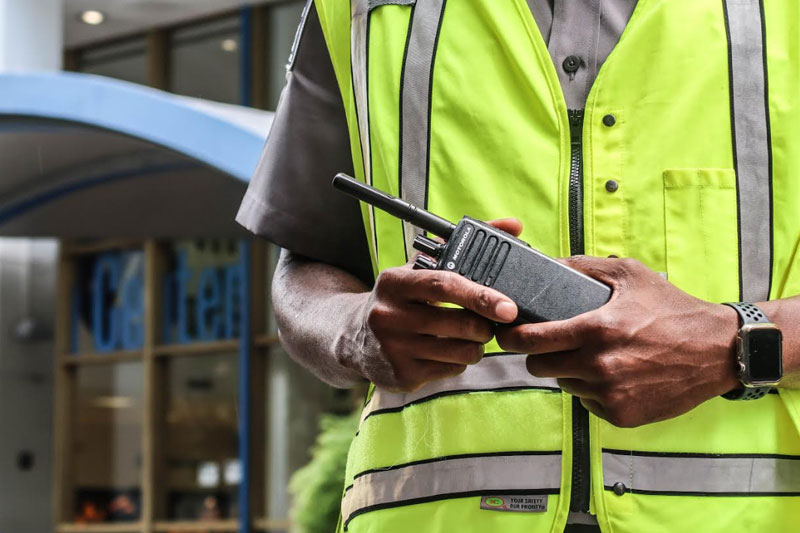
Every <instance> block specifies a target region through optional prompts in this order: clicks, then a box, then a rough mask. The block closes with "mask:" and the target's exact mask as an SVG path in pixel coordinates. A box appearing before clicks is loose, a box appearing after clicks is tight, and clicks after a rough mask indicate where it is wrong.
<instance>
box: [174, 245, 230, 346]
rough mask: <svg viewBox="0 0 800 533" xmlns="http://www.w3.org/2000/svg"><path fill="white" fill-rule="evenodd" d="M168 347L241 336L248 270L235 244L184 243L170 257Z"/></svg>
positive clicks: (176, 247) (175, 246)
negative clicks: (242, 298) (243, 298)
mask: <svg viewBox="0 0 800 533" xmlns="http://www.w3.org/2000/svg"><path fill="white" fill-rule="evenodd" d="M167 259H168V265H169V266H168V272H167V277H166V279H165V280H164V285H163V287H164V303H165V307H164V320H165V322H164V327H163V329H164V342H165V343H169V344H189V343H192V342H198V341H218V340H224V339H236V338H238V337H239V335H240V333H241V331H240V325H241V317H240V313H239V310H240V306H241V299H240V296H241V291H242V281H243V275H244V265H242V264H241V260H240V259H241V256H240V253H239V245H238V242H237V241H236V240H234V239H198V240H194V241H188V240H187V241H178V242H176V243H175V244H173V245H172V246H171V247H170V250H169V251H168V253H167Z"/></svg>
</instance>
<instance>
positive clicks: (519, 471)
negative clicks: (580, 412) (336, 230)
mask: <svg viewBox="0 0 800 533" xmlns="http://www.w3.org/2000/svg"><path fill="white" fill-rule="evenodd" d="M315 4H316V8H317V11H318V13H319V16H320V20H321V23H322V28H323V32H324V34H325V38H326V42H327V44H328V48H329V51H330V54H331V57H332V60H333V64H334V69H335V71H336V75H337V79H338V83H339V85H340V89H341V93H342V96H343V101H344V104H345V108H346V112H347V118H348V125H349V131H350V139H351V145H352V150H353V160H354V162H355V167H356V172H357V175H358V176H359V178H360V179H362V180H365V181H367V182H370V183H372V184H373V185H375V186H377V187H379V188H381V189H384V190H386V191H388V192H390V193H392V194H395V195H402V196H403V197H405V198H406V199H408V200H410V201H412V202H415V203H417V204H420V205H424V206H425V207H427V208H428V209H430V210H431V211H433V212H435V213H437V214H439V215H441V216H444V217H446V218H449V219H452V220H456V219H458V218H460V217H461V216H462V215H464V214H469V215H470V216H473V217H475V218H479V219H492V218H498V217H506V216H515V217H518V218H519V219H520V220H522V222H523V223H524V226H525V230H524V233H523V234H522V238H523V239H524V240H526V241H528V242H530V243H532V244H533V245H534V246H535V247H537V248H539V249H540V250H542V251H543V252H545V253H548V254H551V255H554V256H565V255H569V254H570V252H571V249H570V235H571V233H572V234H573V236H574V233H575V227H576V225H578V227H579V226H582V228H581V235H580V236H581V237H583V240H584V243H585V252H586V253H587V254H589V255H596V256H607V255H611V254H613V255H618V256H621V257H634V258H637V259H639V260H641V261H643V262H644V263H645V264H647V265H648V266H649V267H650V268H652V269H653V270H656V271H659V272H665V273H666V274H667V276H668V279H669V280H670V281H671V282H672V283H674V284H675V285H677V286H678V287H680V288H682V289H683V290H685V291H687V292H689V293H691V294H693V295H695V296H698V297H700V298H703V299H706V300H709V301H714V302H723V301H738V300H747V301H758V300H762V299H766V298H768V297H769V298H773V299H774V298H783V297H788V296H791V295H795V294H798V293H800V264H798V262H800V257H798V254H799V253H800V252H798V250H800V216H798V213H800V126H798V124H800V89H799V88H800V32H799V31H798V27H800V2H797V0H769V1H763V2H759V0H639V1H638V5H637V7H636V10H635V12H634V14H633V16H632V18H631V20H630V23H629V24H628V27H627V28H626V30H625V32H624V34H623V35H622V38H621V39H620V41H619V44H618V45H617V47H616V48H615V49H614V51H613V52H612V54H611V56H610V57H609V58H608V60H607V61H606V63H605V64H604V65H603V67H602V69H601V70H600V73H599V75H598V77H597V79H596V81H595V83H594V86H593V88H592V91H591V93H590V95H589V98H588V101H587V103H586V109H585V115H584V119H583V126H582V129H580V131H579V132H578V133H579V134H581V136H582V140H581V145H582V152H583V154H582V157H583V165H584V166H583V182H582V184H583V187H582V192H581V199H582V201H583V205H582V212H583V216H582V218H581V219H578V220H575V219H573V220H570V212H571V209H570V200H574V196H573V193H574V191H573V190H571V188H570V183H569V182H570V175H571V168H570V167H571V163H573V161H572V159H573V158H572V156H573V151H572V150H571V146H570V141H571V139H574V138H575V132H571V131H570V117H569V115H568V110H567V108H566V104H565V101H564V98H563V95H562V92H561V88H560V85H559V81H558V78H557V75H556V71H555V68H554V66H553V63H552V60H551V58H550V56H549V54H548V51H547V47H546V45H545V43H544V41H543V39H542V37H541V35H540V33H539V31H538V29H537V26H536V24H535V22H534V20H533V18H532V16H531V13H530V10H529V8H528V6H527V5H526V2H525V0H506V1H499V0H449V1H448V0H315ZM606 117H608V118H606ZM612 117H613V119H612ZM609 180H614V181H616V183H617V185H618V187H617V188H616V189H615V188H614V187H606V184H607V182H608V181H609ZM363 214H364V220H365V228H366V232H367V235H368V238H369V241H370V245H371V247H372V258H373V261H374V265H375V268H376V271H380V270H382V269H385V268H388V267H392V266H396V265H400V264H402V263H404V262H405V261H406V257H407V254H408V253H409V250H408V242H409V241H410V239H411V238H413V234H414V230H413V228H410V227H408V226H404V225H403V224H402V223H400V222H398V221H397V220H396V219H394V218H392V217H391V216H389V215H386V214H384V213H382V212H379V211H375V210H373V209H370V208H366V207H364V208H363ZM492 351H494V352H497V351H498V349H497V346H496V345H492V346H490V347H489V349H488V350H487V352H492ZM573 406H574V403H573V398H571V397H570V396H569V395H567V394H564V393H562V392H561V391H560V390H559V389H558V388H557V385H556V384H555V383H554V382H552V381H550V380H541V379H537V378H534V377H533V376H530V375H529V374H528V373H527V372H526V371H525V366H524V356H522V355H513V354H497V355H493V356H489V357H486V358H485V359H484V360H483V361H482V362H481V363H479V364H478V365H476V366H474V367H471V368H469V369H468V370H467V372H465V373H464V374H462V375H461V376H459V377H457V378H453V379H449V380H444V381H440V382H436V383H430V384H428V385H426V386H425V387H424V388H423V389H421V390H420V391H417V392H415V393H413V394H391V393H388V392H385V391H381V390H375V391H374V392H373V394H372V395H371V397H370V398H369V401H368V402H367V404H366V406H365V409H364V413H363V415H362V421H361V424H360V427H359V431H358V434H357V435H356V437H355V439H354V441H353V444H352V447H351V451H350V455H349V459H348V465H347V474H346V489H345V492H344V497H343V501H342V529H346V530H348V531H353V532H359V533H360V532H366V531H370V532H398V533H399V532H404V533H405V532H416V531H503V532H507V533H515V532H523V531H524V532H537V531H553V532H557V531H563V528H564V524H565V523H566V520H567V515H568V512H569V508H570V500H571V499H573V498H582V497H583V496H582V495H585V494H587V493H588V494H590V509H591V511H592V512H593V513H595V514H596V515H597V517H598V520H599V523H600V525H601V527H602V529H603V530H604V531H611V532H620V533H623V532H635V533H641V532H655V531H670V532H674V531H681V532H689V531H698V532H701V531H702V532H704V533H707V532H717V531H719V532H734V531H735V532H738V531H771V532H772V531H797V530H800V436H798V428H800V395H799V394H798V393H797V392H794V391H783V390H782V391H781V392H780V394H770V395H768V396H767V397H765V398H764V399H761V400H758V401H754V402H730V401H726V400H724V399H721V398H720V399H713V400H710V401H708V402H706V403H704V404H703V405H701V406H699V407H697V408H696V409H694V410H692V411H691V412H689V413H687V414H685V415H683V416H680V417H677V418H675V419H672V420H668V421H664V422H659V423H656V424H651V425H648V426H644V427H641V428H636V429H619V428H615V427H613V426H612V425H610V424H608V423H607V422H605V421H603V420H601V419H598V418H596V417H594V416H592V417H590V419H589V426H588V427H589V440H588V441H589V446H588V456H587V457H588V459H589V463H590V474H591V476H590V480H591V482H590V487H586V486H585V485H586V483H587V478H589V476H587V475H586V472H584V471H583V470H584V467H583V466H582V458H583V454H585V453H587V452H586V451H582V450H581V449H580V445H582V444H583V440H581V442H578V440H577V439H576V435H575V434H574V432H573V429H572V428H573V422H574V421H573ZM577 420H578V419H577V418H576V421H577ZM497 509H503V510H504V511H503V512H500V511H498V510H497Z"/></svg>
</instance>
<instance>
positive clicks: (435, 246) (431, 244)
mask: <svg viewBox="0 0 800 533" xmlns="http://www.w3.org/2000/svg"><path fill="white" fill-rule="evenodd" d="M442 248H444V245H443V244H441V243H438V242H436V241H434V240H433V239H429V238H428V237H425V236H424V235H417V237H415V238H414V249H415V250H418V251H420V252H422V253H423V254H428V255H430V256H432V257H439V256H440V255H441V254H442Z"/></svg>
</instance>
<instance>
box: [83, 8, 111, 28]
mask: <svg viewBox="0 0 800 533" xmlns="http://www.w3.org/2000/svg"><path fill="white" fill-rule="evenodd" d="M80 18H81V20H82V21H83V22H85V23H86V24H91V25H92V26H97V25H98V24H102V23H103V21H104V20H105V19H106V16H105V15H103V13H102V12H101V11H97V10H96V9H87V10H86V11H84V12H83V13H81V17H80Z"/></svg>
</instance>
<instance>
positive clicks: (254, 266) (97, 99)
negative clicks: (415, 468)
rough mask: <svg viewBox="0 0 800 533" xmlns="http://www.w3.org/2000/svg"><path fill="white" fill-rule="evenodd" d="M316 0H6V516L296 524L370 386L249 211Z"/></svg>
mask: <svg viewBox="0 0 800 533" xmlns="http://www.w3.org/2000/svg"><path fill="white" fill-rule="evenodd" d="M304 4H305V2H304V1H302V0H293V1H282V2H261V3H245V2H240V1H236V0H217V1H212V0H161V1H158V2H155V1H151V0H95V1H91V0H26V1H25V2H20V1H19V0H0V101H1V102H0V171H2V173H0V235H3V236H6V238H3V239H0V427H2V428H3V431H2V433H1V434H0V435H2V436H0V532H6V531H9V532H14V533H28V532H30V533H34V532H35V533H39V532H42V531H59V532H74V533H80V532H84V531H85V532H97V533H101V532H109V533H110V532H126V531H130V532H172V531H175V532H177V531H182V532H187V531H196V532H206V531H209V532H210V531H215V532H216V531H220V532H222V531H231V532H233V531H285V530H287V529H288V521H287V519H288V509H289V505H290V502H289V497H288V494H287V492H286V484H287V481H288V479H289V476H290V475H291V473H292V472H293V471H294V470H295V469H296V468H298V467H299V466H301V465H302V464H304V463H305V462H306V460H307V458H308V447H309V445H310V444H311V442H312V441H313V439H314V437H315V435H316V431H317V418H318V416H319V415H320V414H321V413H324V412H331V411H333V412H336V411H341V410H347V409H348V408H349V407H350V406H349V403H350V402H349V398H348V397H347V396H346V395H342V394H341V393H337V392H336V391H333V390H331V389H329V388H327V387H324V386H322V385H320V384H319V383H318V382H317V381H316V380H314V379H313V378H311V377H310V376H309V375H308V374H306V373H305V372H304V371H303V370H302V369H300V368H298V367H297V366H296V365H295V364H294V363H293V362H291V360H290V359H289V358H288V357H287V356H286V354H285V353H283V351H282V350H281V349H280V346H279V344H278V343H277V330H276V327H275V324H274V320H273V318H272V313H271V309H270V306H269V303H268V302H269V298H268V291H269V283H270V277H271V270H272V265H274V262H275V260H276V255H277V251H276V250H275V249H274V248H272V247H271V246H269V245H267V244H266V243H263V242H260V241H258V240H256V239H253V238H251V237H250V236H249V235H247V234H246V233H245V232H244V231H243V230H241V229H240V228H238V227H237V226H236V225H235V224H234V223H233V220H232V217H233V213H235V210H236V208H237V203H238V200H239V198H240V197H241V195H242V194H243V192H244V188H245V187H246V180H247V178H248V176H249V173H250V172H252V170H253V168H254V166H255V162H256V160H257V157H258V152H259V151H260V147H261V144H263V140H264V139H265V137H266V134H267V132H268V128H269V124H270V121H271V114H270V113H268V112H266V111H263V112H262V111H258V110H270V109H274V107H275V106H276V104H277V101H278V98H279V95H280V90H281V87H282V85H283V82H284V73H285V70H284V65H285V63H286V59H287V58H288V56H289V51H290V48H291V45H292V42H293V39H294V35H295V30H296V28H297V24H298V22H299V20H300V17H301V13H302V10H303V8H304ZM95 11H96V12H98V13H99V14H98V13H93V12H95ZM98 18H100V19H102V22H101V23H99V24H88V23H87V22H86V21H87V20H88V21H89V22H97V20H98ZM57 70H66V71H71V72H72V73H73V74H47V75H41V74H28V72H30V71H48V72H53V71H57ZM97 76H101V77H103V78H98V77H97ZM115 80H120V81H115ZM124 82H129V83H130V84H129V83H124ZM131 84H135V85H131ZM148 87H149V88H150V89H149V88H148ZM152 89H157V91H154V90H152ZM162 91H163V92H162ZM173 95H181V96H173ZM9 237H11V238H9ZM32 237H35V238H34V239H32Z"/></svg>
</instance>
